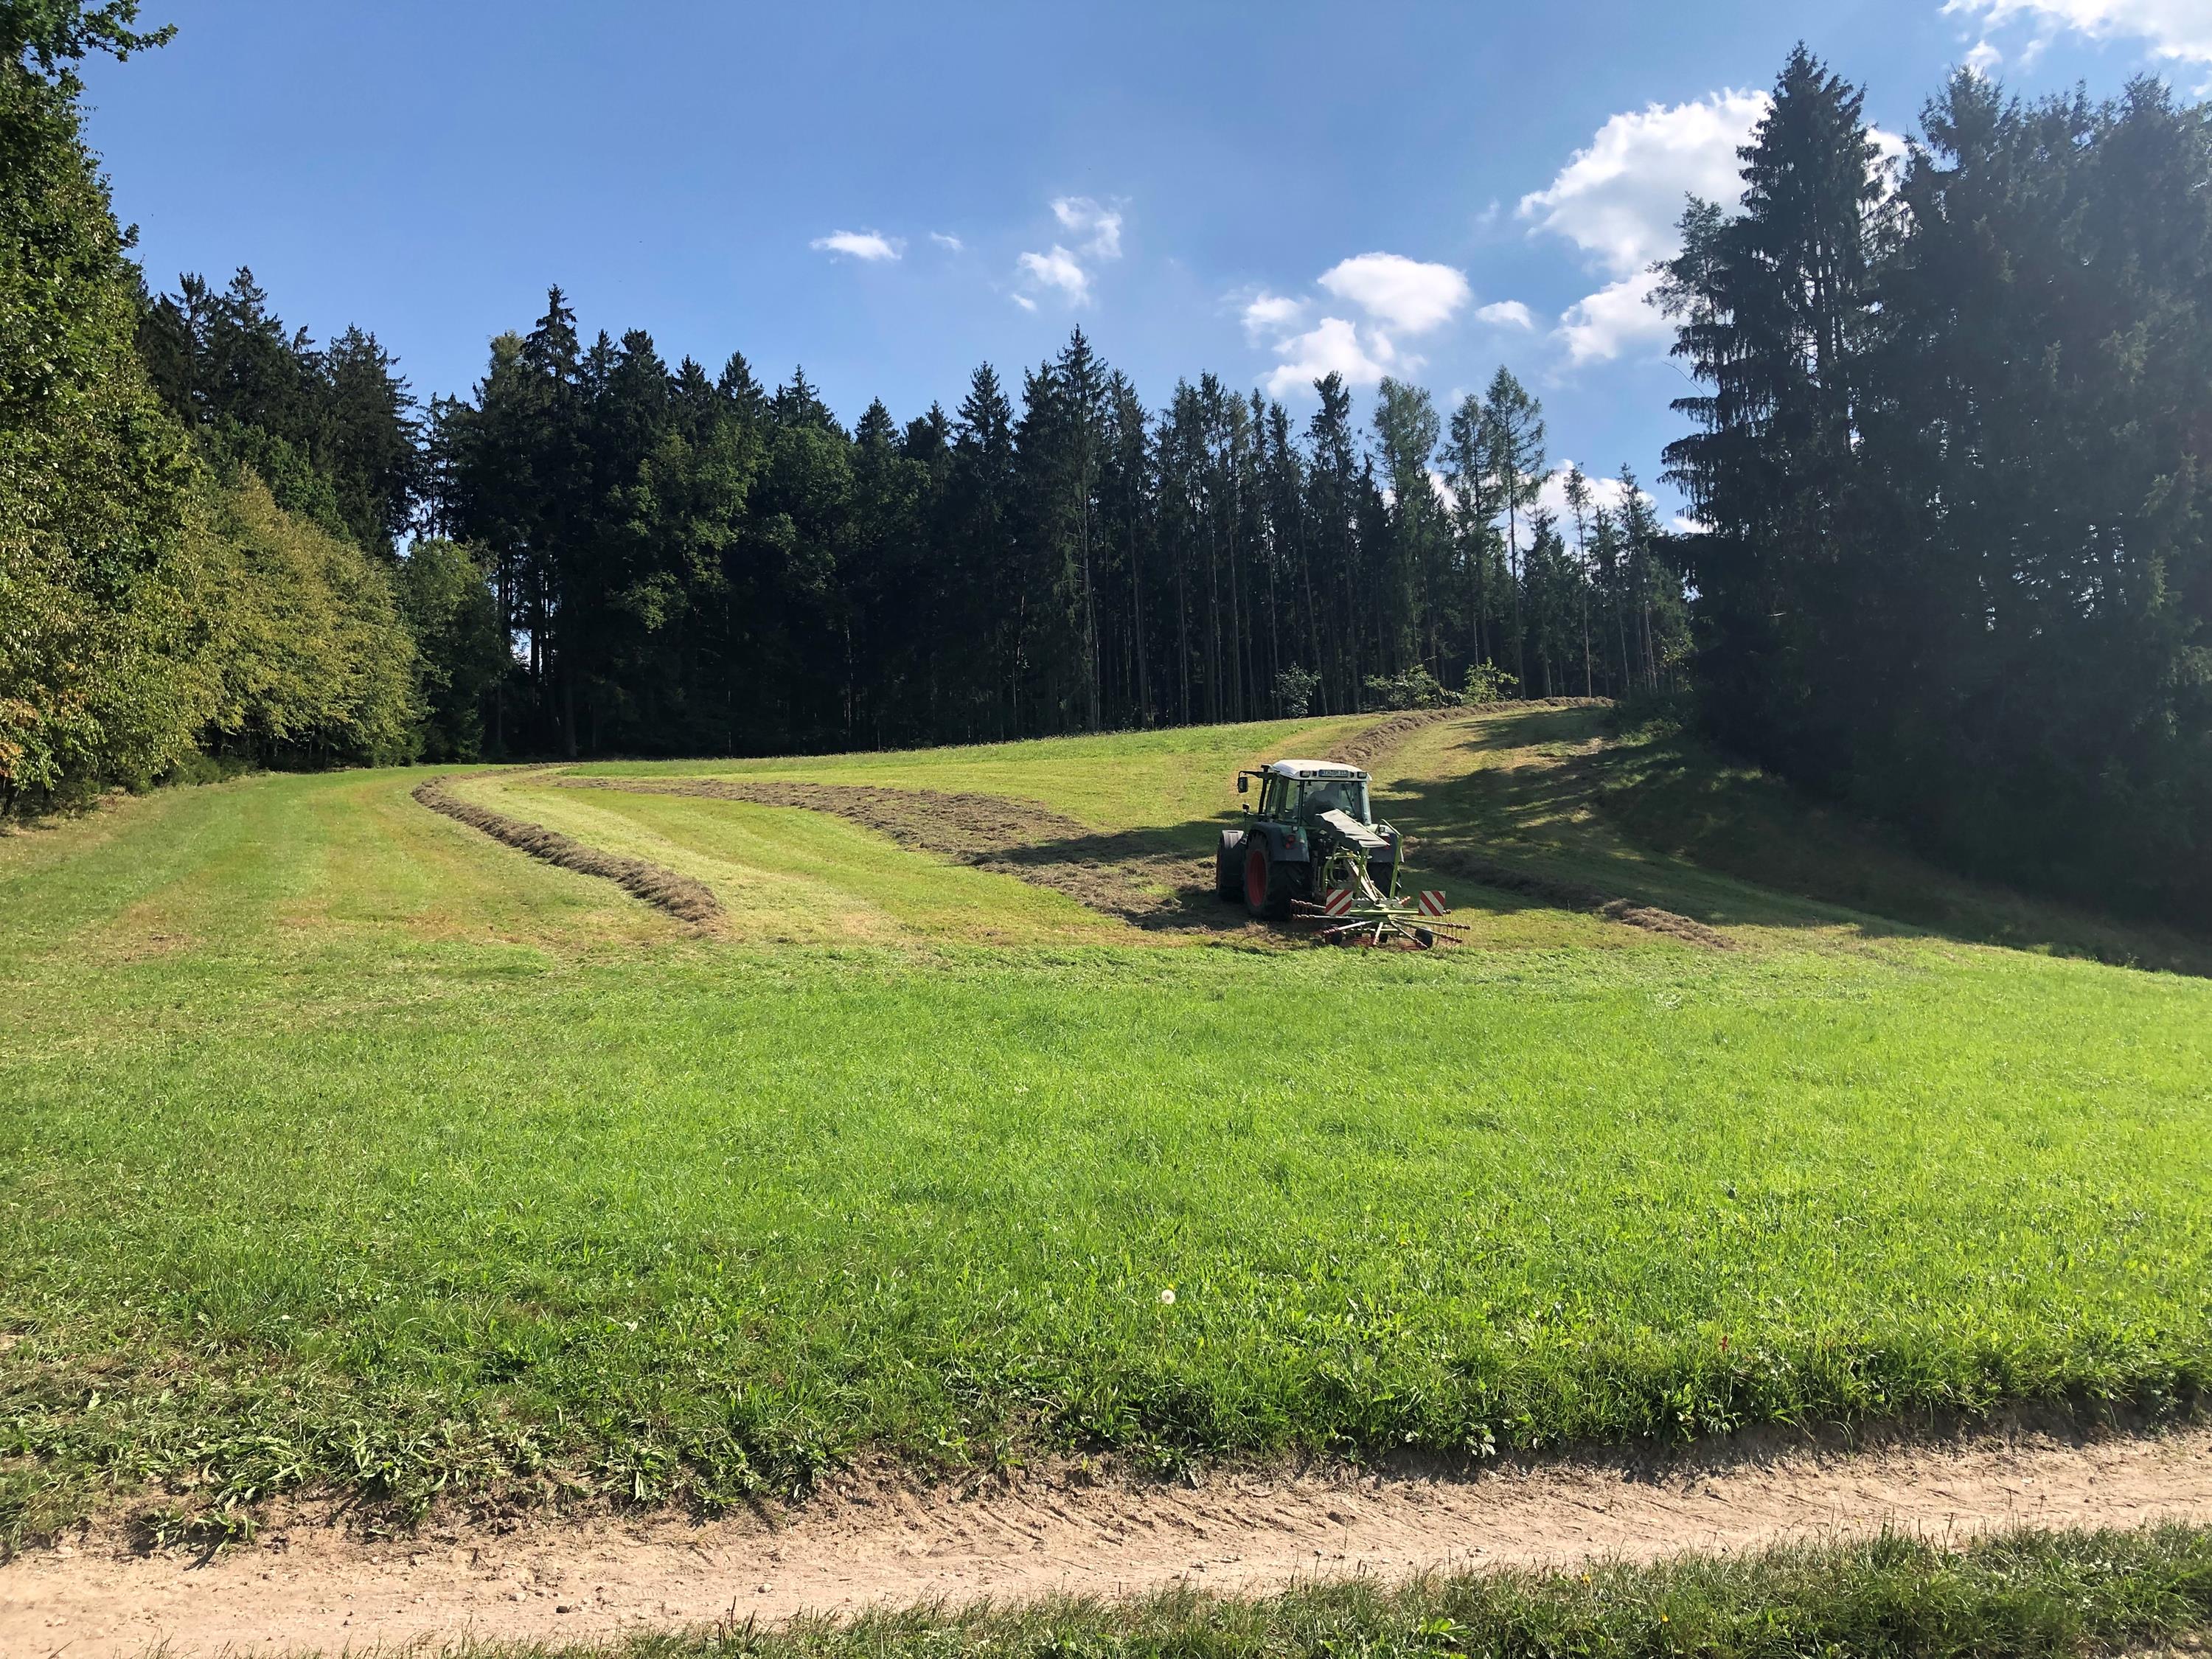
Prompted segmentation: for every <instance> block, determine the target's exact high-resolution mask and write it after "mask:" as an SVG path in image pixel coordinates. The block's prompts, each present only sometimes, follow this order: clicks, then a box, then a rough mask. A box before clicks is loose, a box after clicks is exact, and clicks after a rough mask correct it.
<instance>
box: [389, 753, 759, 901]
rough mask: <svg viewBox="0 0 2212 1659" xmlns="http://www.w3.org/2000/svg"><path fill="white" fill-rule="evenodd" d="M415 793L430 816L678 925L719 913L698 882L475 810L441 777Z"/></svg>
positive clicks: (538, 827) (709, 891) (553, 831)
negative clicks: (619, 892)
mask: <svg viewBox="0 0 2212 1659" xmlns="http://www.w3.org/2000/svg"><path fill="white" fill-rule="evenodd" d="M414 794H415V799H416V800H418V801H420V802H422V805H425V806H427V807H428V808H429V809H430V810H431V811H434V812H443V813H444V814H445V815H446V816H447V817H449V818H453V819H455V820H457V821H458V822H459V823H465V824H467V825H468V826H469V827H470V828H471V829H481V830H483V832H484V834H486V835H487V836H490V837H491V838H492V839H493V840H494V841H499V842H506V843H507V845H508V846H509V847H513V848H520V850H521V851H523V852H526V853H527V854H530V855H531V856H532V858H537V859H543V860H545V862H546V863H548V864H554V865H558V866H560V867H561V868H562V869H563V870H574V871H577V872H580V873H581V874H583V875H586V876H599V877H603V878H605V879H606V880H608V881H611V882H614V883H616V884H617V885H619V886H620V887H621V888H622V889H623V890H624V891H625V892H628V893H629V894H631V895H632V896H635V897H637V898H641V899H642V900H644V901H645V902H647V904H650V905H653V906H654V907H655V908H659V909H662V910H665V911H666V912H668V914H669V915H671V916H674V917H676V918H678V920H679V921H688V922H690V923H692V924H693V925H694V926H704V925H705V924H707V923H708V922H711V921H714V920H716V919H717V918H718V917H720V915H721V914H722V906H721V902H720V900H719V899H717V898H716V897H715V896H714V890H712V889H711V888H709V887H708V885H707V884H706V883H704V882H702V881H696V880H694V879H693V878H691V877H690V876H685V875H679V874H678V873H677V872H675V871H673V870H671V869H668V868H666V867H665V866H661V865H658V864H652V863H648V862H647V860H644V859H634V858H630V857H628V856H626V855H624V854H620V853H605V852H602V851H600V850H599V848H596V847H587V846H586V845H585V844H584V843H583V842H580V841H577V840H575V839H574V837H573V836H564V835H562V833H561V832H560V831H559V830H558V829H547V828H546V827H545V826H544V824H542V823H526V822H525V821H524V820H523V819H521V818H511V817H507V815H506V814H505V813H503V812H495V811H492V810H491V809H490V808H489V807H488V806H478V805H477V804H476V803H475V802H474V801H466V800H463V799H461V798H460V797H459V796H458V795H456V794H454V793H452V792H451V791H449V790H448V789H447V787H446V781H445V779H443V778H433V779H431V780H430V781H428V783H423V784H418V785H416V787H415V791H414Z"/></svg>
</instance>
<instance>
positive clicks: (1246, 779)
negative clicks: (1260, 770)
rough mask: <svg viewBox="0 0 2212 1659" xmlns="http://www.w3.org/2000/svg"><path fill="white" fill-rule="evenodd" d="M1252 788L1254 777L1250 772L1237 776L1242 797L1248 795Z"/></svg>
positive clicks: (1238, 788) (1238, 791)
mask: <svg viewBox="0 0 2212 1659" xmlns="http://www.w3.org/2000/svg"><path fill="white" fill-rule="evenodd" d="M1251 788H1252V775H1251V774H1250V773H1249V772H1239V773H1238V774H1237V793H1238V794H1240V795H1243V794H1248V793H1250V791H1251Z"/></svg>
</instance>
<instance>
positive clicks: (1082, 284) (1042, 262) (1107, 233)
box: [1014, 196, 1121, 311]
mask: <svg viewBox="0 0 2212 1659" xmlns="http://www.w3.org/2000/svg"><path fill="white" fill-rule="evenodd" d="M1052 216H1053V217H1054V218H1055V219H1057V220H1058V221H1059V222H1060V228H1062V229H1063V230H1068V231H1073V233H1075V234H1077V235H1079V236H1088V237H1089V239H1090V240H1087V241H1085V242H1084V243H1082V244H1080V245H1079V246H1077V247H1074V248H1072V249H1071V248H1068V247H1066V246H1063V245H1062V244H1060V243H1059V242H1054V244H1053V245H1052V246H1051V248H1050V249H1049V250H1048V252H1043V253H1024V254H1023V255H1022V257H1021V258H1019V259H1017V260H1016V261H1015V262H1014V265H1015V270H1016V271H1017V272H1018V276H1017V280H1018V281H1019V282H1021V283H1025V284H1027V285H1028V287H1029V289H1030V294H1031V295H1032V296H1033V295H1036V294H1037V293H1042V292H1045V291H1052V292H1055V293H1057V294H1059V295H1060V297H1061V298H1062V299H1064V300H1066V301H1067V303H1068V304H1070V305H1074V306H1087V305H1089V304H1090V303H1091V271H1090V270H1089V269H1088V268H1087V267H1086V266H1085V263H1084V261H1085V260H1086V259H1093V260H1096V259H1118V258H1121V210H1120V209H1119V208H1109V207H1102V206H1100V205H1099V204H1097V202H1094V201H1092V200H1091V197H1088V196H1059V197H1054V198H1053V204H1052ZM1015 297H1016V298H1018V299H1022V300H1023V303H1024V305H1026V306H1027V307H1028V308H1029V309H1030V310H1031V311H1034V310H1036V302H1035V300H1034V298H1033V297H1029V298H1024V296H1022V295H1016V296H1015Z"/></svg>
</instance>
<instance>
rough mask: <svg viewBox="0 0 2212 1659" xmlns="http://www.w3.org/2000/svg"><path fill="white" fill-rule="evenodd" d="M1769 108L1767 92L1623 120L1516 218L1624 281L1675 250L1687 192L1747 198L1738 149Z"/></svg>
mask: <svg viewBox="0 0 2212 1659" xmlns="http://www.w3.org/2000/svg"><path fill="white" fill-rule="evenodd" d="M1769 101H1770V100H1769V99H1768V98H1767V95H1766V94H1765V93H1763V92H1734V91H1723V92H1717V93H1714V94H1712V95H1711V97H1708V98H1700V99H1697V100H1693V101H1692V102H1690V103H1686V104H1674V105H1666V104H1653V105H1650V106H1649V107H1647V108H1644V109H1642V110H1631V111H1628V112H1626V113H1624V114H1620V115H1616V116H1614V117H1613V118H1612V119H1611V120H1609V121H1607V123H1606V124H1605V125H1603V126H1601V127H1600V128H1599V129H1598V130H1597V136H1596V137H1594V138H1592V139H1591V140H1590V142H1589V146H1588V148H1586V149H1578V150H1577V151H1576V152H1575V153H1574V155H1571V157H1569V158H1568V161H1567V164H1566V166H1565V167H1561V168H1560V169H1559V174H1558V176H1557V177H1555V178H1554V179H1553V180H1552V182H1551V183H1550V184H1549V185H1547V186H1546V187H1545V188H1543V189H1542V190H1539V191H1531V192H1529V193H1528V195H1526V196H1524V197H1522V198H1521V205H1520V207H1519V208H1518V209H1517V210H1516V213H1517V216H1519V217H1521V218H1522V219H1525V220H1527V221H1528V223H1529V227H1530V228H1531V229H1532V230H1541V231H1549V232H1550V233H1552V234H1553V235H1556V236H1564V237H1565V238H1566V239H1567V240H1569V241H1571V242H1572V243H1573V244H1574V245H1575V246H1577V247H1579V248H1580V249H1582V250H1583V252H1584V253H1586V254H1588V255H1589V256H1590V258H1591V259H1592V260H1593V261H1594V262H1595V264H1598V265H1599V266H1600V267H1601V268H1602V269H1604V270H1607V271H1610V272H1611V273H1612V274H1613V275H1614V276H1626V275H1628V274H1629V273H1630V272H1631V271H1634V270H1641V269H1643V267H1644V266H1645V265H1648V264H1650V263H1651V262H1652V261H1653V260H1654V259H1663V258H1666V257H1668V255H1669V254H1671V253H1672V252H1674V248H1675V234H1674V226H1675V222H1676V221H1678V220H1679V219H1680V217H1681V216H1682V197H1684V196H1685V195H1697V196H1701V197H1704V198H1705V200H1707V201H1709V202H1718V203H1720V204H1722V205H1723V206H1724V207H1734V206H1735V204H1736V203H1737V202H1738V201H1739V200H1741V197H1742V194H1743V181H1742V179H1741V178H1740V177H1739V176H1738V173H1739V169H1740V167H1741V162H1739V161H1737V159H1736V153H1735V152H1736V147H1737V146H1738V145H1740V144H1741V143H1743V142H1744V141H1745V140H1746V139H1747V137H1750V134H1751V130H1752V128H1753V125H1756V124H1757V122H1758V120H1759V117H1760V116H1761V115H1763V114H1765V111H1766V106H1767V104H1768V102H1769Z"/></svg>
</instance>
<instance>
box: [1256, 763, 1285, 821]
mask: <svg viewBox="0 0 2212 1659" xmlns="http://www.w3.org/2000/svg"><path fill="white" fill-rule="evenodd" d="M1290 793H1291V782H1290V780H1289V779H1287V778H1281V777H1278V776H1276V775H1275V774H1273V772H1270V773H1268V774H1267V775H1266V776H1265V777H1263V778H1262V779H1261V781H1260V816H1261V817H1263V818H1268V819H1271V820H1273V821H1275V822H1278V823H1279V822H1280V821H1282V820H1283V819H1285V818H1287V817H1290V815H1291V814H1290Z"/></svg>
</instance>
